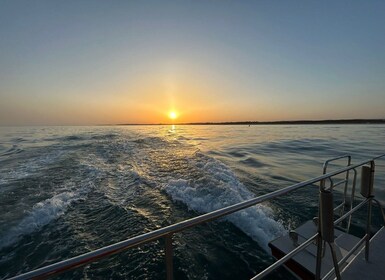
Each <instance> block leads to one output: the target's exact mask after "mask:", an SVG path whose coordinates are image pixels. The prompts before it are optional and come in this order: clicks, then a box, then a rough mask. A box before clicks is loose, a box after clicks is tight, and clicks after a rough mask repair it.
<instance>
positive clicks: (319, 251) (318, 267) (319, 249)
mask: <svg viewBox="0 0 385 280" xmlns="http://www.w3.org/2000/svg"><path fill="white" fill-rule="evenodd" d="M325 172H326V167H325V165H324V173H325ZM324 188H325V179H322V180H321V181H320V191H323V190H324ZM320 198H321V195H320ZM320 198H319V200H318V223H317V232H318V236H317V239H316V242H317V259H316V266H315V279H316V280H319V279H321V266H322V246H323V242H322V237H321V211H322V209H321V208H322V205H321V199H320Z"/></svg>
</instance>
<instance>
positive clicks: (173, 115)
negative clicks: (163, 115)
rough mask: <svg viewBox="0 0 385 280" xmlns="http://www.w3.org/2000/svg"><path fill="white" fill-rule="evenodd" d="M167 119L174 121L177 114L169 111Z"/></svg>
mask: <svg viewBox="0 0 385 280" xmlns="http://www.w3.org/2000/svg"><path fill="white" fill-rule="evenodd" d="M168 117H169V118H170V119H172V120H175V119H176V118H177V117H178V114H177V113H176V112H175V111H170V112H169V113H168Z"/></svg>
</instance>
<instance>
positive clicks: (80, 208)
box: [0, 125, 385, 279]
mask: <svg viewBox="0 0 385 280" xmlns="http://www.w3.org/2000/svg"><path fill="white" fill-rule="evenodd" d="M384 139H385V126H383V125H317V126H312V125H297V126H294V125H293V126H290V125H282V126H280V125H273V126H267V125H266V126H265V125H260V126H250V127H249V126H241V125H238V126H230V125H229V126H227V125H222V126H116V127H114V126H109V127H29V128H23V127H0V199H1V202H0V279H3V278H7V277H11V276H14V275H16V274H19V273H22V272H26V271H29V270H32V269H35V268H38V267H41V266H43V265H48V264H51V263H54V262H57V261H59V260H62V259H65V258H69V257H72V256H76V255H78V254H81V253H85V252H88V251H90V250H93V249H97V248H100V247H102V246H106V245H109V244H111V243H114V242H117V241H121V240H123V239H126V238H129V237H133V236H135V235H138V234H141V233H145V232H148V231H150V230H153V229H157V228H160V227H163V226H166V225H170V224H172V223H175V222H178V221H181V220H184V219H187V218H191V217H194V216H197V215H199V214H201V213H206V212H210V211H213V210H215V209H219V208H222V207H225V206H228V205H232V204H235V203H238V202H241V201H244V200H246V199H249V198H252V197H255V196H258V195H261V194H265V193H267V192H271V191H273V190H277V189H280V188H282V187H285V186H288V185H290V184H293V183H296V182H298V181H301V180H305V179H308V178H311V177H315V176H317V175H319V174H320V173H321V171H322V164H323V162H324V161H325V160H326V159H328V158H331V157H335V156H338V155H342V154H346V153H347V154H351V155H352V157H353V162H359V161H361V160H364V159H367V158H370V157H372V156H375V155H378V154H381V153H385V143H384ZM384 162H385V161H378V163H377V166H376V167H377V169H376V172H377V175H376V179H375V184H376V195H377V197H378V198H379V199H380V200H381V201H382V202H385V185H384V183H385V168H384V165H385V164H384ZM341 164H342V163H341ZM317 203H318V200H317V187H316V186H314V187H313V186H309V187H307V188H306V189H302V190H298V191H296V192H295V193H293V194H290V195H288V196H286V197H282V198H279V199H276V200H272V201H270V202H269V203H264V204H261V205H258V206H255V207H252V208H249V209H247V210H245V211H242V212H239V213H235V214H233V215H230V216H228V217H226V218H223V219H221V220H218V221H214V222H210V223H208V224H206V225H202V226H199V227H196V228H193V229H189V230H187V231H185V232H183V233H180V234H176V235H175V238H174V244H175V247H174V249H175V252H174V254H175V257H174V267H175V277H176V279H235V278H237V279H249V278H250V277H252V276H253V275H254V274H255V273H256V272H258V271H260V270H261V269H263V268H264V267H266V266H267V265H268V264H269V263H271V262H272V261H273V258H272V257H271V256H270V254H269V250H268V247H267V243H268V242H269V241H270V240H272V239H274V238H275V237H277V236H279V235H280V234H282V233H284V232H285V231H287V230H288V229H291V228H294V227H296V226H298V225H299V224H301V223H303V222H304V221H306V220H308V219H311V218H312V217H314V216H315V215H316V214H317ZM354 226H355V227H356V230H357V231H359V229H360V228H362V221H360V219H359V218H358V219H357V221H356V222H355V225H354ZM163 247H164V242H163V241H162V240H160V241H157V242H153V243H149V244H147V245H143V246H140V247H138V248H134V249H130V250H127V251H125V252H122V253H119V254H117V255H115V256H113V257H110V258H107V259H105V260H102V261H99V262H97V263H93V264H90V265H87V266H86V267H83V268H79V269H77V270H74V271H71V272H67V273H64V274H62V275H60V276H59V278H62V279H72V278H92V279H94V278H97V279H105V278H113V279H164V278H165V268H164V249H163ZM288 277H289V276H288V274H287V273H286V271H285V270H280V271H278V272H276V273H275V274H274V275H272V276H271V278H274V279H277V278H281V279H287V278H288Z"/></svg>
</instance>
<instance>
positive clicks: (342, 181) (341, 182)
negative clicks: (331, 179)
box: [333, 179, 347, 188]
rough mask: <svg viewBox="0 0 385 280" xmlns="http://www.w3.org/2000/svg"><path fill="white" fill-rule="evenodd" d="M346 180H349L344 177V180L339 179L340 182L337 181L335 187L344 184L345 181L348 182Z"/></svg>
mask: <svg viewBox="0 0 385 280" xmlns="http://www.w3.org/2000/svg"><path fill="white" fill-rule="evenodd" d="M346 182H347V180H346V179H344V180H341V181H339V182H337V183H335V184H334V185H333V188H335V187H337V186H339V185H341V184H343V183H346Z"/></svg>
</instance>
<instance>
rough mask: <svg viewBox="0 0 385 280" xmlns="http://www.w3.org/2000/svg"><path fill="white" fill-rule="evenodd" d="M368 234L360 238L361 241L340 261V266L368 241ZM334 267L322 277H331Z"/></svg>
mask: <svg viewBox="0 0 385 280" xmlns="http://www.w3.org/2000/svg"><path fill="white" fill-rule="evenodd" d="M366 238H367V236H366V234H365V235H364V237H363V238H361V239H360V241H358V242H357V244H356V245H354V247H353V248H352V249H351V250H350V251H349V252H348V253H347V254H346V255H345V256H344V257H343V258H342V259H341V260H340V261H339V262H338V267H341V265H342V264H343V263H344V262H346V261H347V259H348V258H349V257H350V256H351V255H352V254H353V253H354V252H355V251H356V250H357V249H358V248H359V247H360V246H361V245H362V244H364V242H365V241H366ZM334 271H335V270H334V268H332V269H331V270H330V271H329V272H328V273H327V274H326V275H325V276H324V277H323V278H322V279H329V277H330V276H331V275H332V274H333V273H334Z"/></svg>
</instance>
